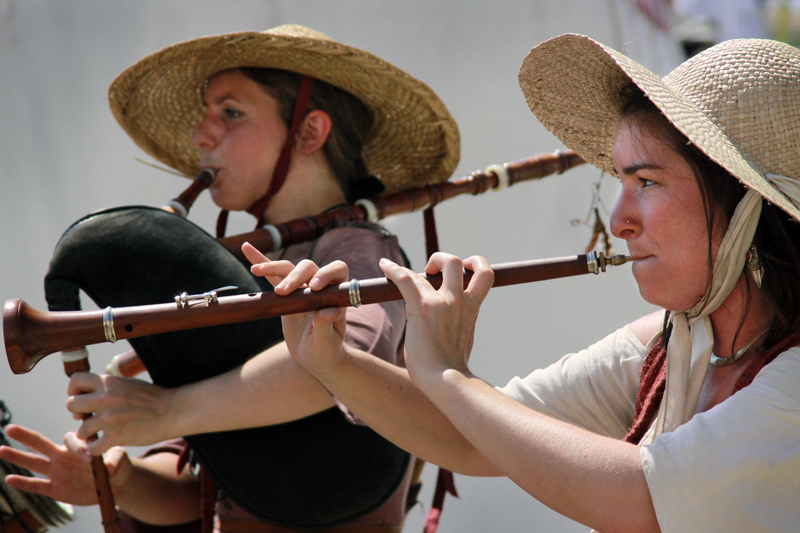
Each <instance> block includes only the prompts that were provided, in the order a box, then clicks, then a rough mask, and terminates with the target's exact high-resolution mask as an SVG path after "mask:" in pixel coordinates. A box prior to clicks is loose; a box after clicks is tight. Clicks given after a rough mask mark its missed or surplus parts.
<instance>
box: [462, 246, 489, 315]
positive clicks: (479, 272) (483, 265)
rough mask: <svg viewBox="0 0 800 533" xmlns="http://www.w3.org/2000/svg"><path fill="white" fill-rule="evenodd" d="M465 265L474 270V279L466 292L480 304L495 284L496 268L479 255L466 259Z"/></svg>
mask: <svg viewBox="0 0 800 533" xmlns="http://www.w3.org/2000/svg"><path fill="white" fill-rule="evenodd" d="M464 267H465V268H467V269H469V270H472V272H473V274H472V279H470V281H469V285H468V286H467V288H466V290H465V291H464V292H465V293H466V294H468V295H469V297H470V299H471V300H472V301H473V302H475V303H476V304H478V305H480V304H481V303H483V300H484V299H485V298H486V295H487V294H489V290H490V289H491V288H492V285H494V270H492V267H491V266H490V265H489V262H488V261H487V260H486V259H484V258H483V257H480V256H477V255H476V256H473V257H468V258H467V259H466V260H464Z"/></svg>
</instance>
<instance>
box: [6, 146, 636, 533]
mask: <svg viewBox="0 0 800 533" xmlns="http://www.w3.org/2000/svg"><path fill="white" fill-rule="evenodd" d="M582 163H583V160H582V159H580V158H579V157H578V156H577V155H576V154H574V153H573V152H571V151H563V152H556V153H553V154H544V155H541V156H537V157H533V158H529V159H525V160H521V161H517V162H513V163H508V164H505V165H502V166H498V165H495V166H492V167H489V169H487V170H486V171H485V172H476V173H473V174H472V175H470V176H468V177H466V178H461V179H459V180H454V181H448V182H444V183H439V184H433V185H427V186H425V187H419V188H416V189H410V190H406V191H401V192H398V193H393V194H390V195H385V196H382V197H377V198H372V199H370V200H360V201H358V202H357V203H356V204H352V205H347V206H343V207H340V208H336V209H333V210H330V211H328V212H326V213H324V214H321V215H318V216H316V217H305V218H303V219H298V220H293V221H289V222H286V223H284V224H278V225H276V226H268V227H265V228H260V229H257V230H255V231H254V232H251V233H246V234H242V235H237V236H233V237H226V238H220V239H217V238H214V237H212V236H211V235H210V234H208V233H207V232H205V231H204V230H202V229H201V228H200V227H198V226H196V225H195V224H194V223H192V222H190V221H189V220H187V219H186V218H185V215H186V214H187V213H188V211H189V209H190V208H191V204H192V203H193V202H194V200H195V199H196V198H197V195H198V194H200V192H202V190H204V189H205V188H206V187H208V185H209V184H210V183H211V180H213V174H211V173H210V172H209V171H201V172H200V174H199V175H198V177H197V178H196V179H195V181H194V182H193V183H192V185H191V186H190V187H189V188H188V189H187V190H186V191H184V193H183V194H181V195H180V196H179V197H178V198H176V199H175V200H173V201H171V202H168V204H167V205H166V206H165V207H164V208H152V207H144V206H129V207H119V208H112V209H105V210H103V211H99V212H96V213H92V214H90V215H88V216H86V217H84V218H82V219H80V220H78V221H77V222H75V223H74V224H72V226H70V227H69V228H68V229H67V230H66V231H65V232H64V234H63V235H62V237H61V239H60V240H59V242H58V244H57V245H56V247H55V251H54V254H53V258H52V260H51V262H50V265H49V269H48V272H47V275H46V277H45V297H46V300H47V304H48V309H49V311H47V312H42V311H37V310H34V309H32V308H30V306H27V304H25V303H24V302H22V301H21V300H8V301H7V302H6V304H5V308H4V312H3V332H4V340H5V345H6V353H7V356H8V359H9V364H10V366H11V368H12V371H13V372H15V373H25V372H28V371H30V370H31V369H32V368H33V367H34V365H35V364H36V363H37V362H38V361H39V360H40V359H41V358H42V357H44V356H45V355H47V354H48V353H52V352H54V351H59V350H60V351H62V359H63V361H64V365H65V370H66V372H67V374H71V373H72V372H75V371H79V370H80V371H86V370H88V369H89V366H88V358H87V356H88V353H87V351H86V349H85V346H87V345H90V344H94V343H98V342H115V341H116V340H121V339H127V340H129V342H130V344H131V346H132V348H133V350H134V352H135V354H136V357H137V358H138V359H139V360H140V361H141V363H142V364H143V366H144V368H145V369H146V370H147V372H148V373H149V375H150V377H151V379H152V381H153V383H155V384H157V385H160V386H164V387H178V386H181V385H184V384H188V383H193V382H196V381H200V380H203V379H207V378H209V377H212V376H216V375H219V374H221V373H223V372H226V371H228V370H231V369H234V368H236V367H238V366H240V365H242V364H243V363H244V362H246V361H247V360H248V359H250V358H251V357H253V356H255V355H257V354H258V353H260V352H262V351H264V350H266V349H267V348H269V347H270V346H272V345H274V344H277V343H278V342H281V340H282V330H281V323H280V316H281V315H283V314H289V313H294V312H299V310H300V309H306V310H310V309H319V308H321V307H328V306H346V305H355V304H361V303H365V304H366V303H374V302H380V301H387V300H388V299H399V298H400V296H399V293H398V292H397V290H396V287H394V286H393V285H391V284H390V283H389V282H387V281H386V280H385V279H376V280H362V281H359V280H354V281H351V282H349V283H346V284H344V286H340V287H329V288H327V289H325V290H323V291H318V292H317V293H315V294H313V295H312V294H310V291H308V290H306V291H302V292H300V291H298V292H297V293H296V294H293V295H290V296H287V297H276V296H275V295H274V294H273V293H272V288H271V286H270V285H269V283H268V282H267V281H266V280H264V279H262V278H256V277H255V276H253V275H252V274H251V273H250V271H249V264H248V263H247V262H246V260H245V259H244V258H243V256H242V254H241V250H240V249H241V244H242V243H243V242H250V243H251V244H253V245H254V246H255V247H256V248H258V249H259V250H261V251H263V252H269V251H271V250H276V249H281V248H284V247H287V246H290V245H292V244H297V243H300V242H305V241H309V240H313V239H316V238H317V237H319V236H320V235H322V234H323V233H324V232H325V231H327V230H328V229H330V228H333V227H338V226H341V225H343V224H346V223H348V222H351V221H377V220H381V219H383V218H386V217H388V216H391V215H395V214H399V213H407V212H411V211H417V210H422V209H426V210H429V209H430V208H431V207H432V206H433V205H436V204H437V203H439V202H441V201H443V200H446V199H449V198H452V197H454V196H457V195H460V194H473V195H476V194H481V193H483V192H486V191H488V190H491V189H494V190H498V189H501V188H504V187H507V186H510V185H513V184H515V183H518V182H521V181H527V180H533V179H538V178H542V177H545V176H548V175H551V174H554V173H562V172H564V171H566V170H568V169H570V168H572V167H574V166H577V165H580V164H582ZM176 214H179V215H183V216H176ZM620 257H621V256H615V257H614V258H605V257H604V256H603V254H602V253H601V254H599V255H598V254H597V253H595V252H592V253H591V254H583V255H580V256H573V257H569V258H561V259H557V260H547V261H544V262H541V261H539V262H536V261H534V262H529V263H531V264H513V265H506V267H503V266H498V267H497V270H496V281H495V285H496V286H497V285H499V284H503V283H508V284H510V283H520V282H523V281H535V280H539V279H552V278H553V277H562V276H565V275H577V274H583V273H592V272H594V273H599V272H600V271H604V270H605V267H606V266H607V265H609V264H622V263H624V262H625V261H626V258H620ZM522 272H527V274H521V273H522ZM505 273H508V275H506V274H505ZM503 280H507V281H506V282H504V281H503ZM214 287H225V288H229V287H233V288H232V289H231V290H230V292H226V293H225V294H226V295H225V296H221V297H220V296H218V294H217V291H216V290H213V288H214ZM210 289H212V290H210ZM81 290H83V291H84V292H85V293H86V294H87V295H88V296H89V297H90V298H91V299H92V300H93V301H94V303H95V304H96V305H97V306H98V307H99V308H100V309H101V311H81V302H80V294H79V292H80V291H81ZM313 298H317V299H318V300H316V301H314V303H311V304H309V302H311V301H312V299H313ZM296 301H297V302H300V303H293V302H296ZM165 302H169V303H165ZM309 305H310V306H311V307H309ZM292 306H294V307H292ZM162 311H163V312H164V313H165V314H163V315H162V314H159V313H161V312H162ZM243 408H251V406H243ZM186 441H187V442H188V443H189V445H190V446H191V449H192V451H193V452H194V454H195V456H196V458H197V459H198V461H199V463H200V464H201V465H202V466H203V467H204V468H205V469H206V470H207V471H208V473H209V474H210V476H211V478H212V479H213V480H214V482H215V484H216V485H217V486H218V487H219V488H220V489H221V490H222V491H223V492H224V493H225V494H226V495H227V496H228V497H230V498H231V500H232V501H234V502H235V503H237V504H238V505H240V506H241V507H242V508H244V509H245V510H246V511H248V512H250V513H251V514H253V515H254V516H256V517H258V518H259V519H261V520H264V521H266V522H269V523H272V524H275V525H278V526H282V527H288V528H294V529H300V530H319V529H324V528H330V527H335V526H338V525H342V524H345V523H348V522H352V521H354V520H356V519H358V518H360V517H362V516H365V515H367V514H369V513H370V512H372V511H374V510H376V509H378V508H379V507H380V506H381V505H383V504H384V503H385V502H386V501H387V500H388V499H389V497H391V495H392V494H393V493H394V492H395V491H396V489H397V488H398V487H399V485H400V483H401V482H402V480H403V477H404V475H405V472H406V470H407V468H408V464H409V458H410V456H409V454H407V453H406V452H404V451H403V450H401V449H399V448H397V447H396V446H394V445H393V444H391V443H390V442H388V441H387V440H385V439H383V438H382V437H381V436H379V435H378V434H377V433H375V432H374V431H372V430H371V429H369V428H367V427H364V426H358V425H354V424H351V423H349V422H348V421H346V419H345V417H344V416H342V415H341V413H340V412H338V410H337V408H331V409H329V410H326V411H323V412H321V413H318V414H315V415H312V416H310V417H307V418H304V419H301V420H296V421H293V422H288V423H285V424H278V425H274V426H268V427H261V428H253V429H244V430H237V431H226V432H218V433H206V434H201V435H191V436H187V437H186ZM93 466H94V467H95V474H96V476H97V478H98V480H99V482H98V492H99V494H100V506H101V514H102V516H103V523H104V525H105V526H106V531H107V532H108V533H114V532H116V531H119V529H118V526H115V524H116V523H117V521H116V511H115V508H114V504H113V497H112V495H111V491H110V487H109V486H108V481H107V474H105V475H104V472H105V467H104V465H103V463H102V458H99V457H98V458H95V462H94V464H93ZM103 484H105V488H101V485H103ZM115 528H116V529H115Z"/></svg>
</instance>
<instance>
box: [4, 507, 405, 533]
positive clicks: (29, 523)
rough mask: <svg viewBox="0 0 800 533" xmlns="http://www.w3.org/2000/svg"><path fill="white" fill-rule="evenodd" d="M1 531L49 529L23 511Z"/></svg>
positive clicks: (25, 532) (21, 532)
mask: <svg viewBox="0 0 800 533" xmlns="http://www.w3.org/2000/svg"><path fill="white" fill-rule="evenodd" d="M0 531H2V532H3V533H39V532H41V531H47V527H45V525H44V524H42V523H41V522H39V521H38V520H37V519H36V518H34V516H33V515H32V514H31V513H29V512H28V511H22V512H21V513H20V514H18V515H17V516H15V517H14V518H12V519H11V520H10V521H8V522H6V523H5V524H0ZM398 531H399V530H398Z"/></svg>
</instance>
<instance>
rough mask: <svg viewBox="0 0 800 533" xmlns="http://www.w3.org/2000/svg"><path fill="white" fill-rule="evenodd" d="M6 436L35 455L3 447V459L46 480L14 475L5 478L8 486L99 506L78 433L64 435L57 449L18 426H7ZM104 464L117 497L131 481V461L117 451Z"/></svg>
mask: <svg viewBox="0 0 800 533" xmlns="http://www.w3.org/2000/svg"><path fill="white" fill-rule="evenodd" d="M6 434H7V435H8V436H9V437H11V438H12V439H14V440H16V441H17V442H19V443H20V444H23V445H24V446H26V447H27V448H29V449H30V450H32V451H30V452H28V451H22V450H17V449H16V448H11V447H10V446H0V459H3V460H4V461H8V462H9V463H13V464H15V465H17V466H20V467H22V468H27V469H28V470H30V471H32V472H36V473H37V474H41V475H42V476H44V479H43V478H40V477H26V476H19V475H15V474H12V475H9V476H6V482H7V483H8V484H9V485H11V486H12V487H14V488H15V489H19V490H24V491H27V492H33V493H35V494H41V495H43V496H48V497H50V498H53V499H54V500H57V501H60V502H64V503H69V504H72V505H96V504H97V489H96V488H95V483H94V476H93V474H92V465H91V456H90V455H89V453H88V452H87V450H86V443H85V442H83V441H81V440H80V439H78V438H77V437H76V436H75V433H67V434H66V435H64V445H58V444H56V443H55V442H53V441H51V440H50V439H48V438H47V437H45V436H44V435H42V434H41V433H39V432H37V431H33V430H32V429H28V428H25V427H22V426H17V425H15V424H9V425H8V427H7V428H6ZM103 460H104V462H105V464H106V468H107V469H108V474H109V481H110V482H111V489H112V491H113V493H114V495H115V496H116V495H117V494H119V492H120V490H121V488H122V487H124V486H125V485H126V484H127V482H128V480H129V478H130V477H131V471H132V466H131V461H130V458H129V457H128V454H127V452H126V451H125V450H124V449H123V448H120V447H114V448H111V449H110V450H109V451H108V453H106V454H105V456H104V457H103Z"/></svg>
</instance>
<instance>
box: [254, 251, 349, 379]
mask: <svg viewBox="0 0 800 533" xmlns="http://www.w3.org/2000/svg"><path fill="white" fill-rule="evenodd" d="M242 251H243V252H244V255H245V257H247V259H248V260H249V261H250V262H251V263H253V266H252V267H251V269H250V270H251V272H252V273H253V274H255V275H256V276H263V277H265V278H266V279H267V281H269V282H270V283H271V284H272V286H273V287H275V294H278V295H281V296H285V295H287V294H290V293H292V292H293V291H295V290H297V289H303V288H305V287H309V288H310V289H311V290H313V291H318V290H320V289H323V288H325V287H327V286H328V285H338V284H339V283H342V282H345V281H347V280H348V279H349V271H348V269H347V265H346V264H345V263H344V262H342V261H334V262H332V263H330V264H328V265H325V266H324V267H322V268H320V267H318V266H317V265H316V264H315V263H314V262H313V261H310V260H307V259H306V260H303V261H301V262H300V263H298V264H297V266H294V265H293V264H292V263H290V262H289V261H270V260H269V259H267V258H266V257H265V256H264V255H263V254H262V253H261V252H259V251H258V250H256V249H255V248H254V247H253V246H252V245H250V244H248V243H245V244H244V245H243V246H242ZM346 316H347V315H346V309H344V308H336V307H331V308H327V309H320V310H319V311H314V312H308V313H297V314H294V315H286V316H283V317H281V319H282V322H283V337H284V340H285V341H286V346H287V347H288V348H289V353H290V354H291V355H292V357H293V358H294V359H295V361H297V363H298V364H300V365H301V366H302V367H304V368H306V369H307V370H308V371H309V372H311V373H312V374H315V375H320V374H324V373H326V372H328V371H330V370H331V369H332V368H334V367H336V366H337V365H338V364H339V363H340V362H341V361H342V360H343V358H344V357H345V349H344V335H345V331H346V324H345V318H346Z"/></svg>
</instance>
